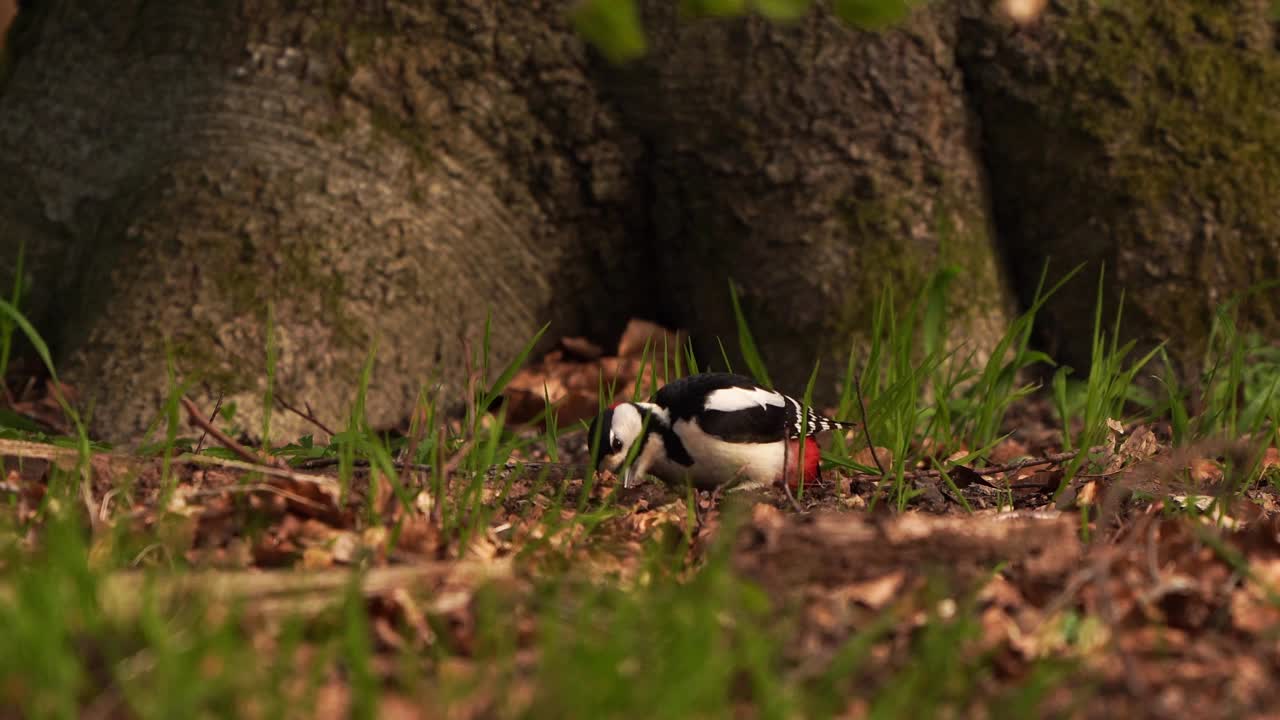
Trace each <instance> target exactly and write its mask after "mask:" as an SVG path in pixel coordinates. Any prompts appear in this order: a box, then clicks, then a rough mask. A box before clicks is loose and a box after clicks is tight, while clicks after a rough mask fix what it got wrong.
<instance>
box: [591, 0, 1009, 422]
mask: <svg viewBox="0 0 1280 720" xmlns="http://www.w3.org/2000/svg"><path fill="white" fill-rule="evenodd" d="M677 5H678V3H672V2H668V1H667V0H650V1H649V2H647V3H645V5H644V8H645V14H644V19H645V23H646V27H647V28H648V29H649V32H650V38H651V45H652V49H651V51H650V53H649V55H648V57H647V58H646V60H645V61H644V62H643V63H642V64H641V65H640V66H639V67H637V68H633V69H629V70H627V71H625V72H620V73H617V74H615V75H613V76H611V77H610V78H609V80H608V82H606V83H605V87H607V88H613V89H614V91H615V92H616V94H617V96H618V98H619V103H620V107H621V108H622V110H623V112H624V114H625V116H626V119H627V120H628V122H629V123H630V124H631V125H632V126H633V127H635V128H636V130H637V132H639V133H640V134H641V136H642V137H644V139H645V141H646V144H647V145H648V147H649V149H650V152H651V163H652V167H651V171H650V172H651V177H652V183H653V194H654V199H655V204H654V210H653V221H654V242H655V243H656V245H657V248H658V252H659V264H660V267H661V269H662V273H661V277H662V283H663V284H662V286H661V287H662V288H663V292H662V297H663V298H664V301H665V302H666V303H667V304H666V306H665V310H666V312H667V313H668V314H670V315H671V316H674V317H696V318H697V319H698V323H697V326H696V328H695V331H696V336H697V338H698V339H699V340H700V344H699V346H700V349H701V350H702V352H701V353H700V354H701V355H702V356H703V357H704V358H713V359H716V358H719V356H720V352H719V349H718V348H717V345H716V343H715V337H716V336H719V337H720V338H722V339H723V340H724V341H725V345H726V346H729V347H730V348H733V346H734V342H733V338H735V337H736V334H737V333H736V329H735V322H734V318H733V315H732V311H731V306H730V303H729V297H728V295H729V293H728V284H729V281H730V279H732V280H733V281H734V282H735V283H737V284H738V285H740V286H741V292H742V299H743V305H744V311H745V314H746V317H747V320H748V321H749V323H750V325H751V327H752V330H753V331H754V334H755V337H756V339H757V341H758V343H759V345H760V346H761V350H762V354H763V356H764V360H765V362H766V363H767V364H768V366H769V368H770V370H771V374H772V375H773V376H774V378H773V379H774V380H775V382H778V383H780V384H781V385H783V386H785V387H790V388H801V389H802V388H804V387H805V383H806V381H807V379H808V377H809V375H810V372H811V371H812V370H813V367H814V363H815V361H821V368H822V375H821V378H820V381H819V383H818V388H819V397H820V398H823V399H830V397H831V394H830V389H831V388H833V387H834V386H835V378H837V377H840V376H841V375H842V374H843V372H844V368H845V365H846V362H847V359H848V355H849V352H850V349H851V346H854V345H855V344H856V345H857V346H858V348H859V351H861V350H862V349H864V348H865V341H866V333H867V331H868V329H869V328H870V325H871V315H872V310H873V307H874V304H875V302H876V301H877V299H878V298H879V297H880V295H881V291H882V290H884V289H885V288H887V287H893V288H895V292H897V293H898V294H897V296H896V298H895V299H896V301H897V305H898V308H899V310H901V309H903V308H905V307H906V305H907V303H909V302H910V301H911V300H912V299H914V297H915V296H916V295H917V294H918V293H919V291H920V290H921V289H922V288H923V287H924V285H925V284H926V282H927V280H928V279H929V277H930V275H931V274H932V272H933V271H934V270H936V269H937V268H939V267H941V266H943V265H956V266H958V267H960V268H961V269H962V271H963V273H962V275H961V277H960V278H959V280H958V281H957V283H956V288H957V289H956V290H955V291H953V297H954V298H955V302H954V303H953V310H954V314H953V317H954V319H955V320H956V322H954V324H953V326H952V328H951V329H952V339H953V341H954V343H953V344H954V345H956V346H958V345H960V344H961V343H966V344H968V345H969V347H970V348H971V349H974V350H977V351H978V359H979V360H981V359H982V358H983V357H985V355H986V351H987V350H989V349H990V348H991V346H992V345H993V344H994V343H995V342H996V341H997V340H998V339H999V338H1000V336H1001V335H1002V334H1003V332H1004V331H1005V329H1006V327H1007V324H1006V323H1007V314H1008V311H1009V310H1010V309H1011V301H1010V295H1009V294H1008V291H1007V289H1006V285H1005V282H1004V279H1003V277H1002V273H1001V268H1000V261H999V259H998V257H997V250H996V247H995V244H994V239H993V234H992V232H991V230H992V228H991V226H990V223H989V221H988V212H987V199H986V193H985V185H984V178H983V175H982V169H981V164H980V161H979V156H978V154H977V152H976V136H977V126H976V125H975V123H974V122H973V117H972V115H971V113H970V112H969V109H968V107H967V104H966V99H965V95H964V87H963V83H962V76H961V74H960V72H959V69H958V68H957V66H956V64H955V63H954V57H953V48H954V33H953V28H954V22H953V21H952V18H951V16H950V15H949V14H948V12H947V11H946V10H945V9H942V8H938V9H933V10H930V11H921V12H917V13H916V14H915V15H914V16H913V17H912V18H911V20H910V21H909V22H907V23H906V25H905V26H904V27H901V28H896V29H893V30H891V31H887V32H882V33H872V32H859V31H856V30H853V29H851V28H849V27H848V26H847V25H845V24H844V23H842V22H840V21H839V20H838V19H836V18H835V17H833V16H832V15H831V14H830V13H829V12H827V11H825V10H821V9H819V10H818V11H816V12H814V13H813V14H811V15H810V16H808V17H806V18H804V19H802V20H800V21H798V22H796V23H794V24H777V23H770V22H767V21H765V20H763V19H761V18H742V19H735V20H722V19H715V20H703V21H687V20H682V19H681V18H679V17H678V13H677V10H676V6H677ZM859 354H860V353H859ZM964 354H965V351H961V352H960V355H961V356H963V355H964Z"/></svg>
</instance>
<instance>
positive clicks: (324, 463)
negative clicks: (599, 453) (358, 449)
mask: <svg viewBox="0 0 1280 720" xmlns="http://www.w3.org/2000/svg"><path fill="white" fill-rule="evenodd" d="M337 464H338V458H314V459H312V460H306V461H304V462H302V463H299V464H298V465H297V466H296V467H297V468H298V469H299V470H321V469H324V468H327V467H333V466H334V465H337ZM352 464H353V465H355V466H356V467H368V466H369V461H368V460H363V459H356V460H355V461H353V463H352ZM391 465H392V467H395V468H397V469H399V470H417V471H418V472H424V473H429V472H431V471H432V467H431V466H430V465H427V464H425V463H413V462H404V461H401V460H394V461H392V463H391ZM589 469H590V467H589V466H587V465H583V464H581V463H564V462H534V461H529V462H508V463H503V464H501V465H494V466H492V467H489V468H486V469H485V473H486V474H487V475H490V476H493V475H497V474H498V473H500V472H513V471H516V470H531V471H535V472H536V471H540V470H564V471H566V472H569V471H576V472H587V471H588V470H589Z"/></svg>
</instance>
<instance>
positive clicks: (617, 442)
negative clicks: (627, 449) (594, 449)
mask: <svg viewBox="0 0 1280 720" xmlns="http://www.w3.org/2000/svg"><path fill="white" fill-rule="evenodd" d="M610 447H611V448H612V449H613V452H621V451H622V439H621V438H614V439H613V444H612V445H610Z"/></svg>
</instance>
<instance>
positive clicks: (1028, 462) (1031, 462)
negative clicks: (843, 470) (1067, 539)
mask: <svg viewBox="0 0 1280 720" xmlns="http://www.w3.org/2000/svg"><path fill="white" fill-rule="evenodd" d="M1095 449H1096V448H1095ZM873 454H874V453H873ZM1079 454H1080V451H1079V450H1072V451H1071V452H1064V453H1050V454H1048V455H1045V456H1044V457H1042V458H1027V459H1025V460H1019V461H1018V462H1015V463H1007V464H1004V465H992V466H991V467H986V468H977V469H974V468H970V469H971V470H973V472H974V474H975V475H983V476H986V475H1000V474H1002V473H1007V472H1016V471H1018V470H1021V469H1023V468H1029V467H1039V466H1041V465H1057V464H1059V463H1063V462H1066V461H1067V460H1070V459H1071V458H1074V457H1075V456H1076V455H1079ZM853 477H856V478H859V479H868V478H871V479H875V478H879V479H883V478H884V477H885V476H884V475H872V474H870V473H853ZM936 477H942V471H940V470H912V471H911V472H906V473H903V474H902V478H903V479H904V480H923V479H925V478H936Z"/></svg>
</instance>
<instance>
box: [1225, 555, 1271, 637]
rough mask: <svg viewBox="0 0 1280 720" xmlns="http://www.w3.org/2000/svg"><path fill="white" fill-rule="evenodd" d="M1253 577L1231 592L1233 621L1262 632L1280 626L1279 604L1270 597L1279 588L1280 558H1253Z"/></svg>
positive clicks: (1242, 627) (1256, 632)
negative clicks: (1277, 605)
mask: <svg viewBox="0 0 1280 720" xmlns="http://www.w3.org/2000/svg"><path fill="white" fill-rule="evenodd" d="M1250 568H1251V569H1252V571H1253V575H1252V577H1250V578H1248V579H1247V580H1245V582H1244V583H1242V584H1241V585H1240V586H1239V587H1237V588H1236V589H1235V591H1233V592H1232V593H1231V622H1232V624H1234V625H1235V626H1236V627H1237V628H1239V629H1241V630H1243V631H1245V632H1249V633H1254V634H1262V633H1265V632H1269V631H1272V630H1275V629H1277V628H1280V608H1277V607H1276V605H1275V603H1274V602H1272V600H1271V598H1272V597H1274V595H1273V593H1276V592H1277V591H1280V558H1274V557H1273V558H1266V559H1261V560H1254V561H1253V562H1252V563H1251V565H1250Z"/></svg>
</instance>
